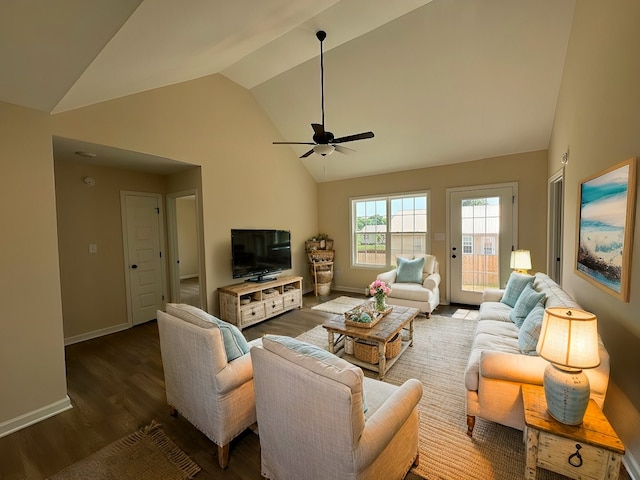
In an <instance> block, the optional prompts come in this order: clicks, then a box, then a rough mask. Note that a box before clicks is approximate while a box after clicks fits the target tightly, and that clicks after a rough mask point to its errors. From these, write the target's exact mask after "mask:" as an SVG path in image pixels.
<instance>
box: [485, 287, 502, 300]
mask: <svg viewBox="0 0 640 480" xmlns="http://www.w3.org/2000/svg"><path fill="white" fill-rule="evenodd" d="M502 295H504V288H485V289H484V290H483V291H482V301H483V302H499V301H500V300H502Z"/></svg>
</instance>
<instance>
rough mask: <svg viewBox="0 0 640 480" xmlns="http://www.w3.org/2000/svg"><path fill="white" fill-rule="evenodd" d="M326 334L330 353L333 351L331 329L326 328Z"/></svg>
mask: <svg viewBox="0 0 640 480" xmlns="http://www.w3.org/2000/svg"><path fill="white" fill-rule="evenodd" d="M327 332H329V333H328V335H329V352H331V353H335V352H334V351H333V350H334V349H333V331H332V330H327Z"/></svg>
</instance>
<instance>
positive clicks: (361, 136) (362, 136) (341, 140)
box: [331, 132, 374, 143]
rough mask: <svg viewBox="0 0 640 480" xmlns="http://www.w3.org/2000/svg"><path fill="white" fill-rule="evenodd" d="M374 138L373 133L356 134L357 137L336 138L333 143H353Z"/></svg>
mask: <svg viewBox="0 0 640 480" xmlns="http://www.w3.org/2000/svg"><path fill="white" fill-rule="evenodd" d="M373 137H374V135H373V132H364V133H356V134H355V135H347V136H346V137H340V138H334V139H333V141H332V142H331V143H345V142H353V141H355V140H364V139H365V138H373Z"/></svg>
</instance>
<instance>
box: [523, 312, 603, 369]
mask: <svg viewBox="0 0 640 480" xmlns="http://www.w3.org/2000/svg"><path fill="white" fill-rule="evenodd" d="M536 351H537V352H538V355H540V356H541V357H542V358H544V359H545V360H548V361H549V362H551V363H553V364H555V365H557V366H560V367H568V368H576V369H582V368H594V367H597V366H598V365H600V356H599V354H598V322H597V319H596V316H595V315H594V314H592V313H589V312H585V311H584V310H578V309H575V308H566V307H552V308H547V309H545V311H544V317H543V319H542V330H541V332H540V338H539V339H538V345H537V347H536Z"/></svg>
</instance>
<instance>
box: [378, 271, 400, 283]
mask: <svg viewBox="0 0 640 480" xmlns="http://www.w3.org/2000/svg"><path fill="white" fill-rule="evenodd" d="M396 272H397V269H395V268H394V269H393V270H390V271H388V272H384V273H381V274H380V275H378V276H377V277H376V279H377V280H382V281H383V282H384V283H386V284H387V285H389V284H390V283H394V282H395V281H396Z"/></svg>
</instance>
